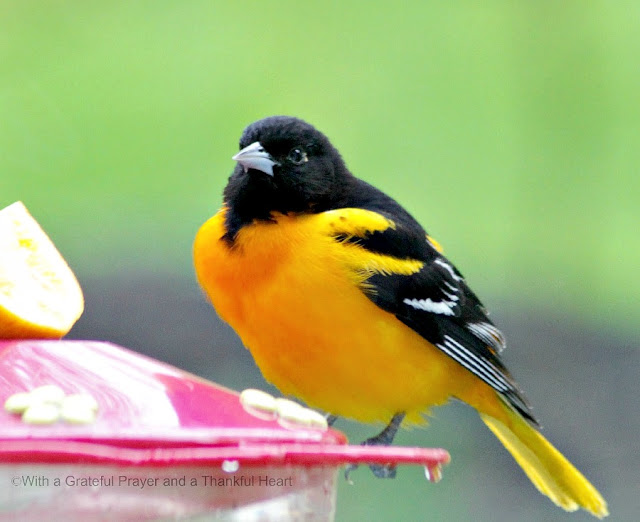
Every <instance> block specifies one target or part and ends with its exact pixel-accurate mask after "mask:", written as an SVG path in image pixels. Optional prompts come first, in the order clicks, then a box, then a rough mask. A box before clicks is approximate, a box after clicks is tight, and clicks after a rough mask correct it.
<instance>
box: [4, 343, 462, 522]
mask: <svg viewBox="0 0 640 522" xmlns="http://www.w3.org/2000/svg"><path fill="white" fill-rule="evenodd" d="M267 397H268V396H267ZM0 399H2V401H3V403H4V404H5V410H4V411H3V412H2V414H1V420H0V480H2V488H0V519H2V520H6V519H7V518H6V517H9V519H11V520H23V521H27V520H53V519H55V520H65V521H67V522H70V521H74V520H88V519H91V520H95V519H105V520H107V519H108V520H112V519H117V520H132V521H133V520H135V521H136V522H138V521H140V520H153V519H165V518H169V519H181V518H193V517H212V516H215V517H221V518H224V519H225V520H247V519H252V520H253V519H260V520H286V519H294V520H297V519H307V518H314V519H318V520H332V519H333V516H334V513H335V502H336V480H337V470H338V467H339V466H341V465H343V464H347V463H355V464H359V463H367V464H372V463H378V464H403V463H405V464H420V465H423V466H425V467H426V468H427V469H429V470H432V471H435V470H439V469H440V466H441V465H442V464H445V463H447V462H448V461H449V455H448V453H447V452H446V451H444V450H441V449H423V448H400V447H371V446H349V445H347V441H346V438H345V437H344V435H343V434H342V433H340V432H338V431H335V430H332V429H326V428H322V427H313V426H311V425H307V426H303V425H300V423H296V422H284V421H283V418H282V416H278V415H277V413H274V412H271V413H270V412H269V411H266V412H265V411H262V412H261V411H258V410H259V408H258V410H256V411H252V408H247V406H246V404H245V405H243V404H242V403H241V401H240V400H239V395H238V394H237V393H235V392H232V391H230V390H227V389H225V388H222V387H220V386H217V385H215V384H213V383H210V382H207V381H205V380H203V379H200V378H198V377H196V376H194V375H191V374H189V373H186V372H183V371H181V370H179V369H177V368H174V367H172V366H169V365H167V364H163V363H161V362H158V361H155V360H153V359H150V358H147V357H144V356H141V355H138V354H136V353H134V352H131V351H129V350H126V349H124V348H121V347H118V346H115V345H113V344H108V343H102V342H93V341H37V340H29V341H0ZM289 405H290V403H289ZM301 410H302V408H301ZM256 413H257V414H258V415H256ZM267 417H268V418H267ZM316 418H317V417H316ZM309 424H313V423H309ZM434 474H435V473H432V475H434Z"/></svg>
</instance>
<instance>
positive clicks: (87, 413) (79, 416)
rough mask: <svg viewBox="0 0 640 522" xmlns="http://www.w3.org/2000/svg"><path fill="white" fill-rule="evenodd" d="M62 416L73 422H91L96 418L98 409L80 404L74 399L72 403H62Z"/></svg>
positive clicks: (65, 419) (63, 418)
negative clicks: (75, 402) (74, 402)
mask: <svg viewBox="0 0 640 522" xmlns="http://www.w3.org/2000/svg"><path fill="white" fill-rule="evenodd" d="M60 416H61V417H62V420H64V421H66V422H69V423H71V424H91V423H92V422H93V421H94V420H96V410H94V409H92V408H87V407H86V406H83V405H79V406H78V405H76V404H73V401H72V402H71V404H66V403H63V404H62V408H61V410H60Z"/></svg>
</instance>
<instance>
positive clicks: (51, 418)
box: [22, 402, 60, 424]
mask: <svg viewBox="0 0 640 522" xmlns="http://www.w3.org/2000/svg"><path fill="white" fill-rule="evenodd" d="M59 418H60V408H59V407H58V406H56V405H55V404H51V403H48V402H35V403H33V404H31V405H30V406H29V407H28V408H27V409H26V410H25V411H24V413H23V414H22V420H23V421H24V422H26V423H28V424H53V423H54V422H56V421H57V420H58V419H59Z"/></svg>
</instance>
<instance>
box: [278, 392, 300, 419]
mask: <svg viewBox="0 0 640 522" xmlns="http://www.w3.org/2000/svg"><path fill="white" fill-rule="evenodd" d="M276 408H277V411H278V417H279V418H281V419H283V420H289V421H294V422H295V421H296V419H297V418H299V416H300V410H303V409H304V407H303V406H300V405H299V404H298V403H297V402H293V401H290V400H289V399H283V398H278V399H276Z"/></svg>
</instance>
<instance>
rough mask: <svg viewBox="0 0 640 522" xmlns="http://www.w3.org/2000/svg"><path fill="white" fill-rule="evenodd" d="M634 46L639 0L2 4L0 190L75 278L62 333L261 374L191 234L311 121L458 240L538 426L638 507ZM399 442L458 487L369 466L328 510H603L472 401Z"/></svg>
mask: <svg viewBox="0 0 640 522" xmlns="http://www.w3.org/2000/svg"><path fill="white" fill-rule="evenodd" d="M639 56H640V4H638V3H635V2H615V3H612V2H604V1H596V2H588V3H586V2H578V1H569V2H562V3H560V2H553V1H540V2H506V1H490V2H484V3H482V4H478V3H472V2H456V3H445V2H418V1H413V2H407V3H405V4H398V3H397V2H395V3H389V4H388V5H384V4H382V3H380V4H375V3H370V2H343V3H339V2H313V1H309V2H305V3H297V2H293V1H286V2H274V3H271V4H270V3H264V2H242V3H232V2H221V1H220V2H215V1H204V0H200V1H183V2H168V1H159V0H156V1H143V2H124V1H111V2H94V1H78V0H72V1H57V2H35V1H4V2H2V3H0V208H1V207H4V206H6V205H8V204H10V203H12V202H13V201H15V200H22V201H24V203H25V204H26V205H27V207H28V208H29V209H30V210H31V212H32V214H33V215H34V216H35V217H36V218H37V219H38V220H39V221H40V223H41V224H42V225H43V227H44V228H45V230H47V232H48V233H49V234H50V236H51V237H52V239H53V240H54V241H55V243H56V244H57V246H58V247H59V249H60V250H61V251H62V253H63V254H64V255H65V257H66V258H67V260H68V261H69V263H70V265H71V266H72V267H73V269H74V270H75V271H76V273H77V275H78V278H79V279H80V282H81V284H82V285H83V288H84V290H85V294H86V298H87V305H86V312H85V315H84V317H83V318H82V319H81V321H80V322H79V323H78V325H77V327H76V329H75V330H74V331H73V332H72V337H85V338H101V339H107V340H112V341H116V342H119V343H122V344H125V345H127V346H129V347H132V348H134V349H137V350H139V351H141V352H145V353H149V354H151V355H153V356H155V357H159V358H161V359H163V360H166V361H169V362H171V363H173V364H178V365H180V366H181V367H183V368H186V369H189V370H191V371H194V372H196V373H199V374H200V375H203V376H205V377H208V378H212V379H215V380H217V381H218V382H221V383H223V384H225V385H227V386H232V387H235V388H241V387H243V386H249V385H252V386H260V387H263V388H267V386H266V385H265V384H264V382H263V381H262V380H261V377H260V376H259V373H258V372H257V370H256V369H255V367H254V365H253V363H252V361H251V359H250V357H249V356H248V354H247V352H246V351H245V350H243V349H242V348H241V345H240V344H239V342H238V341H237V339H236V338H235V337H234V335H233V333H232V332H231V331H230V330H229V328H228V327H226V326H224V325H222V324H220V323H219V321H218V320H217V319H216V318H215V315H214V313H213V311H211V310H210V309H209V308H208V305H207V304H206V303H205V301H204V298H203V297H202V295H201V293H200V291H199V289H198V288H197V286H196V284H195V282H194V276H193V269H192V265H191V242H192V239H193V236H194V234H195V232H196V230H197V228H198V226H199V225H200V224H201V223H202V222H203V221H204V220H205V219H206V218H207V217H208V216H209V215H211V214H213V213H214V211H215V210H216V209H217V207H218V206H219V203H220V194H221V190H222V188H223V186H224V185H225V182H226V179H227V177H228V175H229V173H230V172H231V170H232V168H233V165H232V161H231V159H230V157H231V155H232V154H233V153H234V152H235V151H236V150H237V141H238V138H239V136H240V133H241V131H242V129H243V128H244V126H245V125H247V124H248V123H250V122H251V121H253V120H256V119H258V118H261V117H264V116H267V115H272V114H290V115H295V116H299V117H302V118H304V119H306V120H308V121H310V122H311V123H313V124H315V125H316V126H317V127H318V128H319V129H321V130H322V131H324V132H325V133H326V134H327V135H328V136H329V137H330V138H331V139H332V141H333V143H334V144H335V145H336V146H337V147H338V148H339V149H340V151H341V152H342V154H343V156H344V157H345V159H346V161H347V164H348V165H349V166H350V167H351V169H352V171H353V172H354V173H355V174H356V175H357V176H359V177H362V178H365V179H366V180H368V181H370V182H372V183H374V184H375V185H377V186H378V187H380V188H382V189H384V190H385V191H387V192H388V193H390V194H391V195H393V196H394V197H396V198H397V199H398V200H399V201H401V202H402V203H403V204H404V205H405V206H406V207H407V208H408V209H409V210H410V211H411V212H412V213H413V214H414V215H415V216H416V217H417V218H418V219H419V220H420V221H421V222H422V223H423V224H424V225H425V226H426V228H427V230H428V231H429V232H430V233H431V234H432V235H433V236H435V237H436V239H438V240H439V241H440V242H441V243H442V244H443V246H444V248H445V251H446V253H447V254H448V255H449V257H450V258H451V259H452V260H453V261H454V262H455V263H456V264H457V265H458V267H459V268H460V269H461V271H462V272H463V273H464V274H465V276H466V277H467V279H468V280H469V281H470V282H471V285H472V287H473V288H474V289H475V290H476V291H477V293H479V295H481V296H484V301H485V304H487V305H488V306H489V308H490V309H492V310H493V313H494V317H495V318H496V321H497V322H498V323H499V324H500V325H501V326H502V327H503V329H504V330H505V331H506V333H507V337H508V338H509V341H510V349H509V350H508V351H507V352H506V354H505V360H506V362H507V364H508V365H509V366H510V367H512V368H513V370H514V373H515V375H516V376H517V377H518V379H519V381H520V383H521V385H522V387H523V388H524V389H525V390H526V391H527V394H528V396H529V398H530V399H531V401H532V403H533V404H534V407H535V412H536V414H537V415H538V416H539V417H540V419H541V420H542V423H543V424H544V425H545V428H546V429H545V434H546V435H547V436H548V437H549V438H550V439H551V440H552V441H553V442H554V443H555V444H556V445H557V446H558V447H559V448H560V449H561V450H562V451H564V452H565V453H566V454H567V455H568V456H569V457H570V458H571V460H573V461H574V462H575V463H576V464H577V465H578V467H580V468H581V469H582V470H583V471H584V472H585V474H586V475H587V476H588V477H590V478H591V479H592V480H593V482H594V483H595V484H596V485H597V486H598V487H599V488H600V489H601V491H602V492H603V494H604V495H605V497H607V499H608V500H609V501H610V507H611V510H612V517H611V519H612V520H634V519H636V517H637V513H638V510H639V509H640V500H639V496H640V495H639V494H640V471H639V470H640V457H639V455H638V454H639V448H640V437H639V436H638V430H639V429H640V421H639V420H638V417H639V415H638V404H637V400H638V396H639V395H640V386H639V385H638V376H639V374H640V350H639V348H638V346H639V345H640V333H639V329H638V326H637V325H638V321H639V320H640V306H638V304H639V301H640V300H639V299H638V296H640V278H639V277H638V274H639V268H640V241H638V225H639V223H640V210H639V209H638V207H639V203H640V176H638V174H639V172H638V170H639V169H638V165H639V164H640V101H639V97H638V93H639V92H640V67H639V62H638V57H639ZM0 255H1V253H0ZM267 389H268V388H267ZM338 427H339V428H341V429H344V430H345V431H346V432H347V434H348V435H349V436H350V438H351V439H352V440H354V441H357V440H359V439H361V438H364V437H367V436H370V435H372V434H373V433H375V432H376V430H377V429H378V427H361V426H357V425H355V424H349V423H342V424H338ZM398 443H400V444H405V445H409V444H414V445H437V446H444V447H446V448H448V449H449V450H450V451H451V453H452V456H453V463H452V464H451V466H449V468H447V469H446V470H445V475H444V480H443V482H442V483H440V484H438V485H431V484H429V483H427V482H426V481H425V480H424V478H423V476H422V472H421V470H418V469H412V468H406V469H404V468H403V469H401V471H400V473H399V476H398V478H397V479H396V480H395V481H376V480H374V479H372V478H371V477H370V476H369V473H367V472H365V470H361V471H359V472H357V473H354V475H353V478H354V479H355V485H354V486H348V485H347V484H345V483H343V481H341V482H340V492H339V498H338V514H337V519H338V520H340V521H341V520H400V519H402V520H516V519H517V520H531V521H533V520H561V519H567V520H569V517H571V520H575V521H577V520H588V519H589V517H587V516H586V515H584V514H579V515H564V514H563V513H562V512H561V511H560V510H558V509H557V508H555V507H554V506H553V505H551V503H550V502H548V501H547V500H546V499H544V498H543V497H541V496H540V495H539V494H538V493H537V491H535V489H534V488H533V487H532V486H530V485H529V483H528V481H527V480H526V479H525V478H524V476H523V474H522V473H521V472H520V471H519V469H518V468H517V466H516V465H515V463H513V462H512V461H511V460H510V458H509V457H508V455H507V454H506V452H505V451H503V450H502V448H501V447H500V445H499V443H498V442H497V441H496V440H495V439H493V438H492V436H491V435H490V434H489V432H488V430H486V429H485V428H484V426H483V425H482V423H481V422H480V421H479V420H478V419H477V417H476V416H475V414H473V412H469V411H468V410H467V409H465V408H464V407H462V406H461V405H452V406H449V407H448V408H445V409H441V410H437V412H436V416H435V418H434V420H433V421H432V423H431V426H430V428H429V429H428V430H426V431H423V430H414V431H410V432H404V433H402V434H401V436H400V437H399V438H398Z"/></svg>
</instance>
